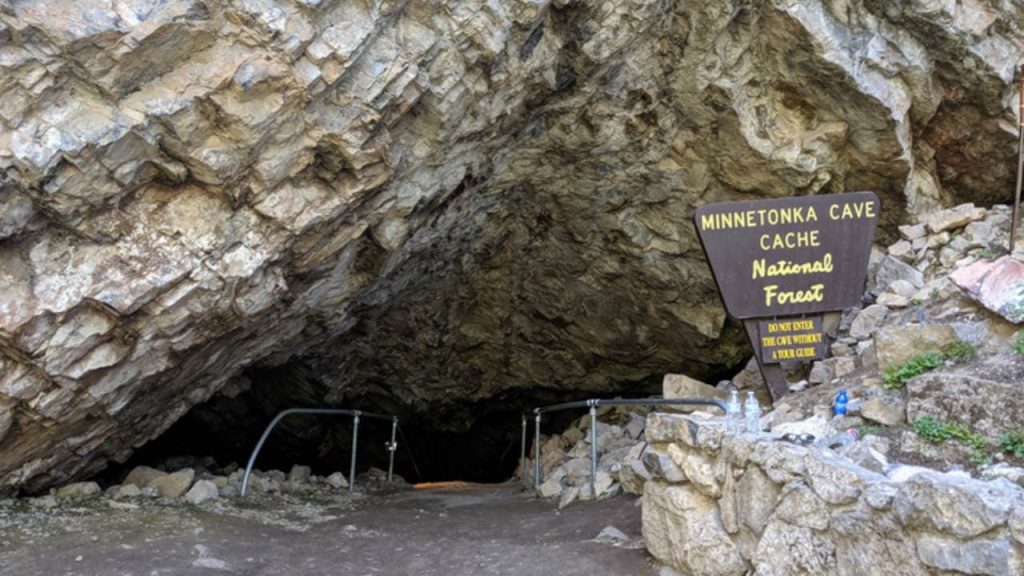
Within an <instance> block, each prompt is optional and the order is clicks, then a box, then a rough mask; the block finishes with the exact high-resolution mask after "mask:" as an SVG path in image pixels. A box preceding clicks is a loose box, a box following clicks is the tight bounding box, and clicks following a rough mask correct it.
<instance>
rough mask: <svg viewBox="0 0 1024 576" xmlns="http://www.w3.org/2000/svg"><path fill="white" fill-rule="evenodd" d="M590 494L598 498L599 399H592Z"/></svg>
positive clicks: (595, 498)
mask: <svg viewBox="0 0 1024 576" xmlns="http://www.w3.org/2000/svg"><path fill="white" fill-rule="evenodd" d="M587 403H588V404H590V496H591V498H593V499H594V500H597V490H596V489H595V487H594V485H595V481H596V479H597V401H596V400H590V401H588V402H587Z"/></svg>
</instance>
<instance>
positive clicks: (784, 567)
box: [754, 520, 836, 575]
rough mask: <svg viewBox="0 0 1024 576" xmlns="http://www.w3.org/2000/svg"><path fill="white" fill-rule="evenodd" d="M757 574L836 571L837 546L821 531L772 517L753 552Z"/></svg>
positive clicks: (825, 572) (829, 572) (830, 572)
mask: <svg viewBox="0 0 1024 576" xmlns="http://www.w3.org/2000/svg"><path fill="white" fill-rule="evenodd" d="M754 565H755V566H757V574H778V575H783V574H787V575H788V574H821V575H824V574H836V558H835V546H834V545H833V544H832V542H831V541H830V540H826V539H825V538H823V537H822V536H821V535H819V533H818V532H815V531H814V530H811V529H810V528H805V527H803V526H794V525H792V524H788V523H786V522H782V521H779V520H772V522H770V523H769V524H768V526H767V527H766V528H765V530H764V534H763V535H762V536H761V539H760V540H758V543H757V550H756V552H755V553H754Z"/></svg>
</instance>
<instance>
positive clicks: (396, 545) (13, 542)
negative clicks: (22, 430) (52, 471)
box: [0, 485, 657, 576]
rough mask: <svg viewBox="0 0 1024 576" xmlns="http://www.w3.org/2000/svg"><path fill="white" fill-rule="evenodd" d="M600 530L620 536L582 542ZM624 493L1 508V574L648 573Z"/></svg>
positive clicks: (455, 490)
mask: <svg viewBox="0 0 1024 576" xmlns="http://www.w3.org/2000/svg"><path fill="white" fill-rule="evenodd" d="M608 525H613V526H615V527H616V528H618V529H619V530H621V531H622V532H624V533H625V534H626V535H627V536H628V537H629V539H628V540H627V541H626V542H622V541H607V540H604V539H601V540H595V537H596V536H597V535H598V533H599V532H601V530H602V529H603V528H605V527H606V526H608ZM639 539H640V508H639V507H638V506H637V505H636V499H635V498H633V497H617V498H613V499H610V500H604V501H600V502H584V503H579V504H576V505H573V506H570V507H568V508H566V509H563V510H558V509H557V508H556V505H555V504H554V503H551V502H547V501H542V500H537V499H535V498H532V497H531V496H530V495H529V494H527V493H524V492H521V491H519V490H518V489H517V488H516V487H514V486H507V485H505V486H480V485H461V486H459V485H457V486H454V487H446V488H443V489H432V490H413V491H403V492H397V493H393V494H389V495H365V496H361V495H357V496H355V497H354V498H350V497H348V496H347V495H343V494H339V495H331V494H324V493H314V494H310V495H302V496H297V495H268V496H261V497H259V498H258V499H253V500H246V501H239V500H237V499H231V500H226V499H222V500H218V501H212V502H207V503H204V504H203V505H200V506H192V505H189V504H185V503H182V502H180V501H177V502H166V501H165V502H161V501H159V500H149V501H133V502H120V501H112V500H109V499H106V498H103V499H96V500H92V501H89V502H87V503H83V504H80V505H61V506H60V507H58V508H53V509H49V510H45V509H40V508H32V507H30V506H29V505H28V504H27V503H26V502H25V501H17V502H14V503H12V502H10V501H8V502H7V503H5V504H0V574H3V575H4V576H6V575H12V576H14V575H17V576H30V575H37V574H38V575H46V576H51V575H59V574H69V575H70V574H74V575H104V576H107V575H146V576H150V575H152V576H157V575H175V574H189V575H193V574H245V575H250V574H251V575H258V574H267V575H271V574H272V575H292V574H294V575H327V574H330V575H364V574H381V575H388V576H390V575H395V576H400V575H417V576H435V575H436V576H441V575H445V576H470V575H472V576H480V575H498V574H500V575H518V576H532V575H538V576H540V575H555V574H557V575H567V576H571V575H581V576H582V575H586V576H602V575H608V576H611V575H614V576H643V575H648V574H652V575H653V574H656V573H657V570H655V569H654V568H652V566H651V564H650V561H649V559H648V556H647V554H646V552H645V551H644V549H643V546H642V543H641V542H640V541H639Z"/></svg>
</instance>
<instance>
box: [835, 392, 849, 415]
mask: <svg viewBox="0 0 1024 576" xmlns="http://www.w3.org/2000/svg"><path fill="white" fill-rule="evenodd" d="M849 401H850V398H849V397H848V396H847V395H846V388H840V389H839V394H836V401H835V403H834V404H832V415H833V416H846V404H847V403H848V402H849Z"/></svg>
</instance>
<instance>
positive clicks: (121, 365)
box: [0, 0, 1024, 491]
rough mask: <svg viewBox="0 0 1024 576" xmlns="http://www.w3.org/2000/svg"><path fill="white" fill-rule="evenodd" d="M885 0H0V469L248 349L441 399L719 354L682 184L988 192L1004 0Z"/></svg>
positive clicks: (333, 394)
mask: <svg viewBox="0 0 1024 576" xmlns="http://www.w3.org/2000/svg"><path fill="white" fill-rule="evenodd" d="M892 4H893V3H888V2H879V1H875V0H854V1H852V2H843V3H833V2H820V1H817V0H802V1H788V2H782V1H768V0H762V1H757V2H745V3H739V2H725V3H723V2H718V1H716V2H710V1H704V2H686V3H664V2H654V1H643V0H630V1H627V2H619V3H590V2H569V1H564V0H558V1H555V2H544V1H542V2H523V1H517V0H502V1H498V2H491V3H474V2H470V3H466V2H455V1H452V2H444V3H440V4H438V3H417V2H412V3H396V2H389V1H370V0H367V1H365V2H341V1H338V0H302V1H298V0H295V1H289V0H245V1H241V2H225V1H223V0H205V1H201V0H170V1H167V2H160V3H152V2H143V1H141V0H139V1H135V0H128V1H125V2H117V3H114V4H111V3H110V2H100V1H98V0H84V1H79V0H75V1H71V0H57V1H54V2H45V3H38V2H13V3H12V2H5V3H2V4H0V54H2V57H0V206H2V208H0V442H2V444H0V446H2V449H0V487H2V489H3V490H5V491H11V490H14V489H17V488H20V487H23V488H25V489H27V490H39V489H41V488H43V487H45V486H48V485H51V484H54V483H57V482H63V481H65V480H67V479H70V478H73V477H80V476H85V475H88V474H89V473H91V472H94V471H96V470H98V469H99V468H101V467H102V466H103V465H104V464H105V463H106V462H107V461H108V460H111V459H113V460H123V459H124V458H126V457H127V456H128V455H129V454H130V453H131V452H132V451H133V450H134V449H135V448H136V447H138V446H140V445H141V444H143V443H145V442H146V441H147V440H148V439H151V438H153V437H155V436H156V435H158V434H159V433H160V432H161V431H162V430H164V429H166V428H167V427H168V426H169V425H170V424H172V423H173V422H174V421H175V420H177V419H178V418H180V417H181V416H182V415H183V414H184V413H185V412H187V411H188V410H189V409H190V408H191V407H193V406H195V405H197V404H199V403H202V402H204V401H206V400H207V399H209V398H210V397H211V396H213V395H215V394H217V393H218V392H221V393H226V394H236V393H238V391H239V390H241V389H243V388H244V387H245V382H246V381H245V379H242V378H239V377H238V376H239V375H240V374H241V371H242V370H243V369H245V368H247V367H260V366H277V365H281V364H284V363H286V362H291V363H293V364H298V365H301V366H303V367H306V368H309V369H311V370H312V371H313V373H315V374H316V375H317V378H316V386H315V387H314V388H313V389H312V390H311V391H309V394H308V395H305V396H303V397H302V398H301V399H302V400H304V401H306V402H309V401H313V402H317V403H326V404H344V403H345V401H346V399H348V398H351V397H353V396H360V395H371V396H374V397H377V398H384V399H386V401H387V402H388V403H389V404H390V405H391V406H392V407H394V409H395V410H407V411H416V410H423V409H424V407H426V406H430V407H432V408H435V409H441V410H442V411H443V409H449V408H450V409H455V408H456V407H458V406H459V405H460V403H464V402H470V401H474V400H479V399H485V398H489V397H493V396H494V395H496V394H498V393H501V392H502V391H507V390H510V389H516V388H521V389H523V388H525V389H529V388H536V387H552V386H554V387H558V388H560V389H573V390H591V391H597V390H602V389H606V388H607V387H608V386H609V385H610V384H611V383H614V382H622V381H636V380H640V379H642V378H645V377H647V376H649V375H651V374H656V373H664V372H670V371H683V370H685V371H687V372H689V373H693V374H697V375H700V374H702V373H704V372H707V373H710V372H713V371H715V370H717V369H718V367H720V366H732V365H735V364H736V363H737V362H738V361H739V360H740V358H741V357H742V355H743V347H742V345H741V344H740V343H741V341H742V335H741V333H740V331H739V330H738V329H737V328H736V327H735V326H733V325H731V324H726V323H725V315H724V312H723V311H722V309H721V308H720V306H719V304H718V301H717V297H716V296H715V291H714V285H713V282H712V281H711V278H710V274H709V272H708V270H707V268H706V266H705V265H704V263H703V261H702V256H701V251H700V248H699V244H698V242H697V240H696V237H695V234H694V231H693V229H692V226H691V224H690V218H691V216H692V213H693V209H694V207H695V206H696V205H698V204H700V203H702V202H706V201H710V200H714V199H737V198H748V197H757V196H782V195H790V194H794V193H797V194H808V193H815V192H832V191H841V190H852V189H872V190H875V191H877V192H878V193H879V194H880V195H881V196H882V197H883V200H884V202H885V203H886V206H887V209H886V213H885V223H886V224H887V225H892V224H895V223H897V222H900V221H901V220H902V219H903V216H904V214H905V213H906V212H910V213H923V212H924V211H926V210H929V209H931V208H934V207H936V206H939V205H942V204H952V203H954V202H952V200H953V196H954V191H955V193H956V194H955V195H956V196H957V198H958V199H963V200H971V201H975V202H979V203H984V202H991V201H993V200H996V199H1003V196H1004V193H1003V191H1005V190H1010V189H1011V186H1010V182H1011V171H1012V165H1013V163H1012V161H1011V160H1012V156H1013V142H1014V140H1015V135H1014V134H1013V132H1012V127H1011V126H1012V125H1013V118H1012V112H1011V106H1012V100H1013V98H1012V97H1011V96H1012V90H1013V89H1012V87H1011V84H1012V73H1013V66H1014V64H1015V63H1016V62H1018V61H1019V60H1020V59H1021V54H1022V39H1024V31H1022V30H1021V24H1020V23H1021V21H1022V14H1024V12H1022V11H1024V8H1022V7H1021V6H1020V4H1018V3H1012V2H1008V1H1005V0H983V1H980V2H972V3H969V4H962V5H961V4H957V5H953V4H949V5H948V6H947V5H944V4H941V5H940V4H936V3H913V4H910V5H907V6H895V5H892ZM894 262H895V260H894ZM285 399H286V400H287V397H286V398H285Z"/></svg>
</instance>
